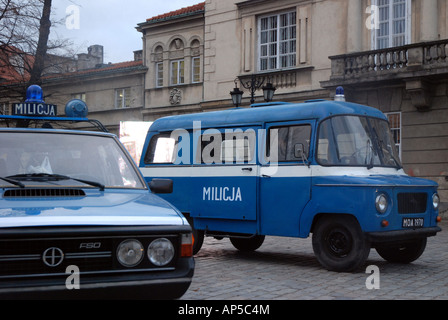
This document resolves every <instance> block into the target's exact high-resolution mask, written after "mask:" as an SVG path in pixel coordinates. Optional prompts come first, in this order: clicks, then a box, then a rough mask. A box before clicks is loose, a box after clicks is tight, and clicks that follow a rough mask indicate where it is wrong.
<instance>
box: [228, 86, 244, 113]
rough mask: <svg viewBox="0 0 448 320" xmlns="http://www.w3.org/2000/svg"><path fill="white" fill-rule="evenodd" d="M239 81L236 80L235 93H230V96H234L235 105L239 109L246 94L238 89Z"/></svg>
mask: <svg viewBox="0 0 448 320" xmlns="http://www.w3.org/2000/svg"><path fill="white" fill-rule="evenodd" d="M237 81H238V79H235V88H234V89H233V91H230V95H231V96H232V102H233V104H234V105H235V107H237V108H238V106H239V105H240V104H241V100H243V93H244V92H243V91H241V90H240V89H239V88H238V85H237Z"/></svg>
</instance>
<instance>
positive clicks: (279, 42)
mask: <svg viewBox="0 0 448 320" xmlns="http://www.w3.org/2000/svg"><path fill="white" fill-rule="evenodd" d="M258 29H259V41H258V43H259V46H258V54H259V59H258V69H259V70H260V71H266V70H276V69H283V68H289V67H295V66H296V43H297V42H296V33H297V32H296V12H295V11H294V12H286V13H281V14H278V15H271V16H265V17H261V18H260V19H259V20H258Z"/></svg>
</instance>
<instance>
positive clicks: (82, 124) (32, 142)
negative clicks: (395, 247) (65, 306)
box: [0, 86, 194, 299]
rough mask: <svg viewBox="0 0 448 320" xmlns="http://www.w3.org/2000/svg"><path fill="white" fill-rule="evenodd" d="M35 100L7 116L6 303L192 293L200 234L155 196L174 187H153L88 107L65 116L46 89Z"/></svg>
mask: <svg viewBox="0 0 448 320" xmlns="http://www.w3.org/2000/svg"><path fill="white" fill-rule="evenodd" d="M27 97H28V99H27V101H25V102H24V103H17V104H14V105H13V108H14V109H13V114H14V115H11V116H9V115H4V116H0V123H1V125H0V299H21V298H26V299H34V298H37V299H47V298H48V299H50V298H51V299H55V298H56V299H60V298H70V299H72V298H82V299H88V298H93V299H115V298H118V299H127V298H131V299H151V298H154V299H171V298H178V297H180V296H182V295H183V294H184V293H185V292H186V290H187V289H188V287H189V285H190V283H191V280H192V277H193V273H194V258H193V255H192V230H191V227H190V226H189V224H188V222H187V220H186V219H185V217H183V216H182V214H181V213H180V212H179V211H178V210H177V209H176V208H175V207H173V206H172V205H171V204H169V203H168V202H167V201H165V200H163V199H161V198H160V197H158V196H157V195H155V194H154V193H157V192H162V193H163V192H170V191H171V187H172V184H171V182H170V181H167V180H159V181H157V180H153V182H152V183H151V184H150V185H149V187H150V188H151V190H150V189H149V188H148V185H147V184H146V182H145V180H144V178H143V176H142V175H141V172H140V171H139V170H138V167H137V165H136V164H135V163H134V161H133V160H132V158H131V157H130V156H129V154H128V153H127V151H126V150H125V148H124V147H123V145H122V144H121V143H120V142H119V140H118V139H117V137H116V136H115V135H113V134H110V133H107V132H104V131H107V130H105V128H104V127H103V126H102V125H101V123H100V122H98V121H95V120H90V119H88V118H86V116H87V106H86V105H85V103H83V102H82V101H80V100H72V101H70V102H69V103H68V104H67V105H66V108H65V113H66V117H58V116H57V106H54V105H48V104H45V102H44V101H43V100H42V90H41V89H40V87H38V86H31V87H30V88H29V89H28V91H27ZM72 126H76V127H77V128H76V130H75V129H70V128H72ZM92 126H93V127H92ZM86 130H90V131H86Z"/></svg>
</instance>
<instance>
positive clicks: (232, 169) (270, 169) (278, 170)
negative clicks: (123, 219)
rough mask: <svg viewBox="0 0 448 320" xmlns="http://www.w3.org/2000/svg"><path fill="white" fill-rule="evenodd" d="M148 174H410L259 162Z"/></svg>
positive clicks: (168, 169)
mask: <svg viewBox="0 0 448 320" xmlns="http://www.w3.org/2000/svg"><path fill="white" fill-rule="evenodd" d="M140 170H141V171H142V173H143V176H145V177H147V178H151V177H157V178H170V177H173V178H174V177H256V176H260V177H265V176H271V177H275V178H284V177H309V176H313V177H327V176H357V177H365V176H372V175H395V176H396V175H406V174H405V173H404V171H403V170H402V169H400V170H397V169H395V168H372V169H370V170H368V169H367V168H365V167H322V166H311V167H310V168H309V167H308V166H297V165H291V166H284V165H280V166H257V165H241V166H239V165H238V166H235V165H227V166H226V165H222V166H217V165H213V166H212V165H210V166H207V165H204V166H166V167H159V166H157V167H146V168H140Z"/></svg>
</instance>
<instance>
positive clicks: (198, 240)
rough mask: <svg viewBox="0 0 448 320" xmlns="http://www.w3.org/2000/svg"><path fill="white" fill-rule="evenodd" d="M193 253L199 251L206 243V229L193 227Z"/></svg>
mask: <svg viewBox="0 0 448 320" xmlns="http://www.w3.org/2000/svg"><path fill="white" fill-rule="evenodd" d="M193 238H194V240H193V255H195V254H196V253H198V252H199V250H201V248H202V244H203V243H204V230H196V229H193Z"/></svg>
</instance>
